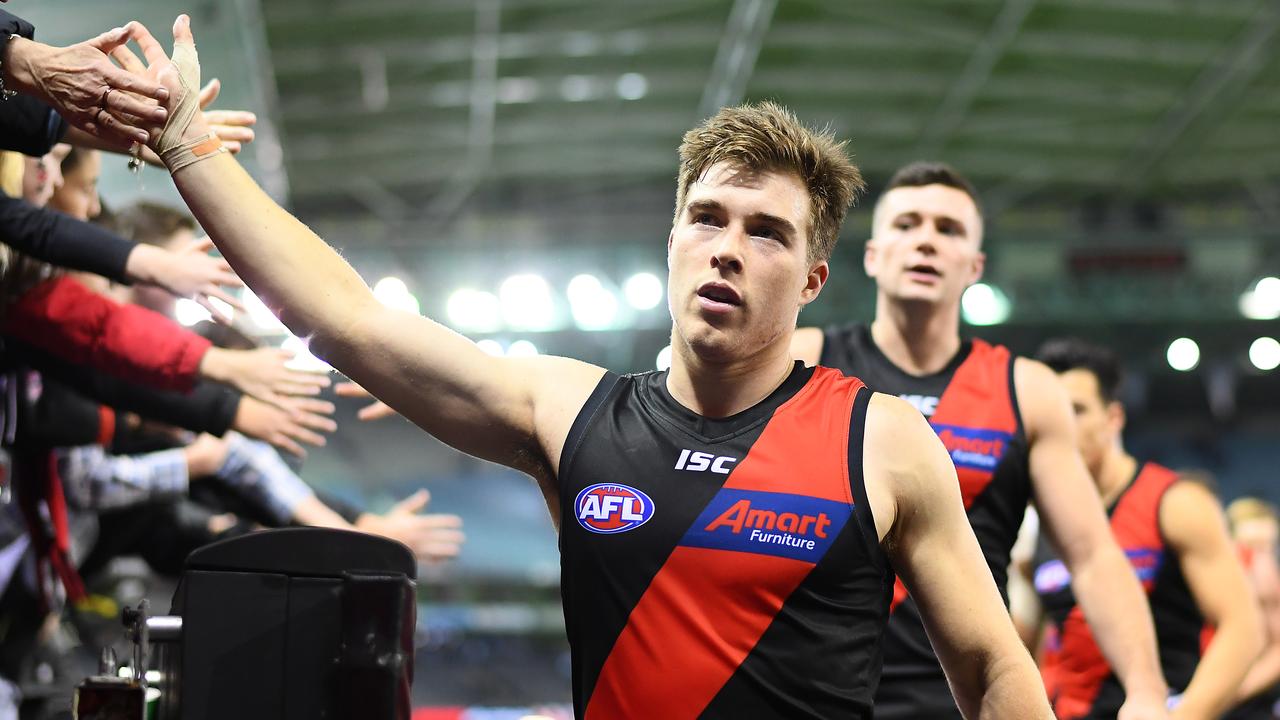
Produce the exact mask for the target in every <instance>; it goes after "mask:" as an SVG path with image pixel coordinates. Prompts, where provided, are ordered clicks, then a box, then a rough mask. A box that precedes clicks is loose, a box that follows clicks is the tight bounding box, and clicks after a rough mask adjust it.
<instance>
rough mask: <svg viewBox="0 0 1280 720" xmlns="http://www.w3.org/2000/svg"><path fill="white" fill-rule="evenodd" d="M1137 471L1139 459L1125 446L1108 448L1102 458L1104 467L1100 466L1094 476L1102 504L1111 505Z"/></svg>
mask: <svg viewBox="0 0 1280 720" xmlns="http://www.w3.org/2000/svg"><path fill="white" fill-rule="evenodd" d="M1137 471H1138V461H1137V460H1136V459H1134V457H1133V456H1132V455H1130V454H1129V453H1127V452H1125V451H1124V448H1122V447H1120V446H1118V445H1117V446H1116V447H1113V448H1111V449H1110V450H1108V451H1107V454H1106V456H1105V457H1104V458H1103V460H1102V467H1100V468H1098V470H1097V472H1096V473H1095V475H1094V478H1093V480H1094V482H1095V483H1097V485H1098V495H1099V496H1100V497H1101V498H1102V504H1103V505H1105V506H1106V507H1111V504H1112V503H1114V502H1115V501H1116V498H1118V497H1120V493H1122V492H1124V489H1125V488H1126V487H1128V486H1129V483H1130V481H1132V480H1133V476H1134V474H1135V473H1136V472H1137Z"/></svg>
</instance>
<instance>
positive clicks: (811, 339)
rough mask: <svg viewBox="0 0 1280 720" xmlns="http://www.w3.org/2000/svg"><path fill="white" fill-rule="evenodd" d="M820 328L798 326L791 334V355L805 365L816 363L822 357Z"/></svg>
mask: <svg viewBox="0 0 1280 720" xmlns="http://www.w3.org/2000/svg"><path fill="white" fill-rule="evenodd" d="M823 342H824V336H823V334H822V328H813V327H808V328H800V329H798V330H796V331H795V334H793V335H792V336H791V357H793V358H795V359H796V360H801V361H803V362H804V364H805V365H817V364H818V360H820V359H821V358H822V345H823Z"/></svg>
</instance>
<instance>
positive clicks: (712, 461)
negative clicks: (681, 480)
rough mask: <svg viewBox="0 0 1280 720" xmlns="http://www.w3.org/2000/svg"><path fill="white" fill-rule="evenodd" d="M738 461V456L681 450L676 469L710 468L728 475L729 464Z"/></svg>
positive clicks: (693, 470)
mask: <svg viewBox="0 0 1280 720" xmlns="http://www.w3.org/2000/svg"><path fill="white" fill-rule="evenodd" d="M736 462H738V458H736V457H729V456H727V455H719V456H716V455H712V454H711V453H704V452H693V451H692V450H681V451H680V459H679V460H676V469H677V470H688V471H689V472H702V471H703V470H707V469H710V470H711V472H713V473H720V474H721V475H728V474H729V466H730V465H732V464H734V463H736Z"/></svg>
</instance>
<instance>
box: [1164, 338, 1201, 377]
mask: <svg viewBox="0 0 1280 720" xmlns="http://www.w3.org/2000/svg"><path fill="white" fill-rule="evenodd" d="M1165 357H1167V358H1168V360H1169V367H1171V368H1173V369H1174V370H1179V371H1181V372H1187V371H1188V370H1192V369H1194V368H1195V366H1196V365H1199V364H1200V346H1199V345H1197V344H1196V341H1195V340H1192V339H1191V338H1178V339H1177V340H1174V341H1173V342H1171V343H1169V352H1167V353H1166V354H1165Z"/></svg>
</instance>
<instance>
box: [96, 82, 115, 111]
mask: <svg viewBox="0 0 1280 720" xmlns="http://www.w3.org/2000/svg"><path fill="white" fill-rule="evenodd" d="M114 89H115V88H110V87H109V88H107V89H106V90H103V91H102V97H101V98H100V99H99V100H98V107H100V108H102V109H103V110H106V109H107V97H108V96H109V95H111V91H112V90H114Z"/></svg>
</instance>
